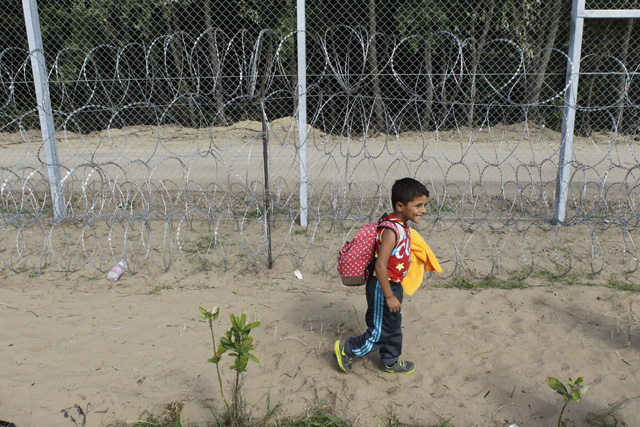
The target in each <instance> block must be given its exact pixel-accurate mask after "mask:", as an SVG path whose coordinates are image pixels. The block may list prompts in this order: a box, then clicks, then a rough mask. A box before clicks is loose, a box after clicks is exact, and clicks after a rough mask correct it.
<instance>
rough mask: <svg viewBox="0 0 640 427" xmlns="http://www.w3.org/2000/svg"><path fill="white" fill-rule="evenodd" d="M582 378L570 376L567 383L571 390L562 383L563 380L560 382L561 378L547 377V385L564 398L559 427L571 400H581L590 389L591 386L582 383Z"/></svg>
mask: <svg viewBox="0 0 640 427" xmlns="http://www.w3.org/2000/svg"><path fill="white" fill-rule="evenodd" d="M582 380H583V378H582V377H580V378H578V379H577V380H575V381H572V380H571V378H569V382H568V383H567V384H568V385H569V390H567V388H566V387H565V386H564V384H562V382H560V380H559V379H557V378H555V377H547V379H546V382H547V385H548V386H549V387H551V388H552V389H554V390H555V391H556V393H558V394H559V395H561V396H562V399H564V405H563V406H562V410H561V411H560V416H559V417H558V427H561V426H562V415H563V414H564V410H565V408H566V407H567V405H568V404H569V402H572V401H573V402H580V398H581V396H582V394H583V393H585V392H586V391H587V390H588V389H589V386H587V385H582Z"/></svg>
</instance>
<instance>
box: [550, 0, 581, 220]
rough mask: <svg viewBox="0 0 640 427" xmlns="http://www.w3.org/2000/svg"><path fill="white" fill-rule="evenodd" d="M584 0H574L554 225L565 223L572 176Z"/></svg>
mask: <svg viewBox="0 0 640 427" xmlns="http://www.w3.org/2000/svg"><path fill="white" fill-rule="evenodd" d="M584 2H585V0H573V2H572V6H571V33H570V39H569V59H568V62H567V76H566V80H567V82H569V86H568V87H567V92H566V93H565V96H564V111H563V115H562V144H561V146H560V160H559V162H558V177H557V181H556V198H555V203H554V215H553V223H554V224H555V225H562V223H564V220H565V216H566V208H567V198H568V193H569V180H570V178H571V157H572V153H573V131H574V128H575V121H576V104H577V100H578V77H579V75H580V55H581V53H582V31H583V28H584Z"/></svg>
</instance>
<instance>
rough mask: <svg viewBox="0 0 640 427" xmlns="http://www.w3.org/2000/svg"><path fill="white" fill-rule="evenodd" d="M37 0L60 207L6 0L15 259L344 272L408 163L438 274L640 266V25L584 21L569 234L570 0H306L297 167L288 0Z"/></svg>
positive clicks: (31, 265)
mask: <svg viewBox="0 0 640 427" xmlns="http://www.w3.org/2000/svg"><path fill="white" fill-rule="evenodd" d="M38 6H39V13H40V23H41V30H42V35H43V45H44V54H45V58H46V69H47V71H48V76H49V89H50V96H51V102H52V108H53V116H54V122H55V129H56V140H57V147H58V153H59V160H60V165H59V166H60V172H61V177H62V181H61V184H60V188H61V190H62V194H63V195H64V206H65V210H66V217H65V218H64V219H63V220H57V219H55V218H54V216H53V214H52V205H51V193H50V189H49V184H48V176H47V161H46V157H45V153H44V148H43V137H42V134H41V133H40V128H39V119H38V112H37V110H36V99H35V92H34V83H33V74H32V71H31V63H30V54H29V47H28V44H27V35H26V31H25V21H24V16H23V10H22V7H21V6H20V4H19V2H3V3H2V4H1V5H0V28H2V30H0V96H1V103H0V150H1V152H2V154H3V155H2V156H1V158H0V180H1V183H2V184H1V188H0V210H1V211H2V217H1V218H2V228H3V229H4V230H5V232H4V233H3V237H2V238H1V240H0V242H1V243H0V258H1V259H2V262H3V265H4V268H6V269H9V270H12V271H15V272H22V271H31V272H36V273H37V272H41V271H44V270H62V271H70V270H76V269H80V268H83V267H85V266H86V265H87V264H89V265H91V266H92V267H94V268H95V269H97V270H98V271H100V272H105V271H107V270H109V269H110V268H111V266H112V265H113V264H114V263H115V262H117V261H118V260H119V259H122V258H124V259H125V260H126V262H127V269H128V271H129V272H130V273H132V274H135V273H137V272H139V271H141V270H142V269H145V268H159V269H162V270H167V269H169V268H170V267H171V265H172V263H173V262H175V261H176V260H184V261H187V262H189V263H190V264H192V265H194V266H195V267H197V268H205V269H207V268H225V269H229V268H234V267H236V266H238V265H242V266H244V265H246V264H247V263H248V264H253V265H258V266H263V265H266V264H269V265H270V264H271V263H272V262H273V261H275V262H285V261H284V260H287V259H288V260H289V261H290V262H291V263H292V265H294V266H296V267H297V266H300V265H302V264H306V265H309V266H313V268H316V269H319V270H323V271H332V270H333V269H334V268H335V264H336V256H337V252H338V249H339V248H340V246H341V245H342V243H343V242H344V241H345V240H346V239H349V238H350V237H351V236H352V235H353V233H354V231H355V230H357V227H358V226H359V225H361V224H362V223H364V222H367V221H370V220H372V219H375V218H376V217H377V216H379V215H380V214H382V213H383V212H385V211H389V210H390V208H391V207H390V202H389V190H390V186H391V184H392V183H393V181H394V180H395V179H398V178H401V177H404V176H412V177H415V178H416V179H419V180H421V181H422V182H424V183H425V184H427V185H428V187H429V188H430V190H431V192H432V194H431V200H430V212H429V214H428V219H425V220H424V221H423V223H421V224H420V225H418V226H417V227H418V229H419V230H420V231H421V233H422V234H423V235H424V236H425V238H426V239H427V241H428V242H429V243H430V244H431V245H432V247H433V249H434V251H435V252H436V254H437V255H439V257H440V258H441V259H442V260H443V266H444V267H445V275H444V277H450V276H451V275H454V274H472V275H476V276H486V275H495V274H501V273H507V274H510V275H512V274H517V275H518V277H526V276H528V275H531V274H534V273H535V272H536V271H548V272H551V273H552V274H557V275H566V274H571V273H574V272H578V273H588V274H591V275H595V276H597V277H599V279H600V280H605V281H606V280H612V278H614V277H623V278H624V279H631V278H633V277H635V278H637V272H638V270H639V269H640V264H639V263H638V250H637V248H636V246H635V235H636V233H637V229H638V220H639V216H640V207H639V205H640V185H639V180H640V167H639V166H638V165H639V164H640V163H639V162H638V155H639V152H638V144H639V138H640V136H639V125H640V119H639V116H638V113H639V107H638V106H639V105H640V93H639V92H640V76H639V71H640V43H639V40H640V35H639V34H638V31H639V30H638V25H637V24H636V22H635V20H633V19H619V20H611V19H609V20H591V21H588V22H587V23H586V24H585V34H584V42H583V54H582V58H583V60H582V63H581V73H580V88H579V92H578V100H577V104H578V106H577V108H576V127H575V134H576V139H575V141H574V151H573V157H572V159H571V167H572V175H571V182H570V186H569V189H570V190H569V191H570V192H569V198H568V206H567V219H566V222H565V225H564V226H563V227H555V226H553V225H551V224H550V219H551V218H552V216H553V209H554V206H553V204H554V197H555V191H556V175H557V170H558V159H559V149H560V143H561V132H562V126H563V123H562V117H563V110H562V108H563V103H564V96H565V93H566V90H567V81H566V74H567V60H568V55H567V46H568V40H569V31H570V12H571V4H570V2H567V1H562V0H524V1H522V0H520V1H512V0H491V1H484V2H477V1H468V0H453V1H450V2H434V1H432V0H410V1H405V2H392V1H381V0H369V1H366V2H365V1H353V0H347V1H342V2H337V3H336V2H307V4H306V6H305V7H306V31H305V34H306V64H307V74H306V100H307V101H306V102H307V107H306V108H307V122H308V131H307V132H308V133H307V140H306V167H303V168H301V167H300V164H301V158H300V154H301V150H300V148H301V145H300V141H299V139H298V135H299V133H298V131H299V130H298V122H297V120H296V117H297V114H298V108H299V97H298V90H299V84H298V68H297V61H298V59H299V58H298V52H297V50H296V41H297V34H298V33H297V30H296V11H297V9H296V2H294V1H292V0H279V1H278V0H272V1H255V0H244V1H233V2H231V1H216V2H212V1H210V0H198V1H190V0H164V1H153V2H139V1H133V0H40V2H39V5H38ZM639 7H640V5H638V1H637V0H633V1H631V0H601V1H598V0H588V1H587V8H591V9H638V8H639ZM302 160H303V161H304V160H305V159H302ZM301 170H302V173H301ZM301 180H302V181H303V182H304V183H308V197H309V200H308V224H307V225H306V226H301V225H300V206H301V203H300V196H299V194H300V190H301V188H300V182H301ZM287 262H288V261H287ZM310 268H311V267H310Z"/></svg>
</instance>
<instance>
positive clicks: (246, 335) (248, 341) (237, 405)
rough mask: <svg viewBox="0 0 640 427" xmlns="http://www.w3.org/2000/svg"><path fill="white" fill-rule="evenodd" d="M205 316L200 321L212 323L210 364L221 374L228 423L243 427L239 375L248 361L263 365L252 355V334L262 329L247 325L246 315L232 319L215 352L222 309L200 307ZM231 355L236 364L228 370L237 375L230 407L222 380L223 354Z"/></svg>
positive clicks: (244, 369) (255, 324) (232, 317)
mask: <svg viewBox="0 0 640 427" xmlns="http://www.w3.org/2000/svg"><path fill="white" fill-rule="evenodd" d="M199 308H200V312H201V313H202V317H201V319H206V320H208V322H209V329H210V330H211V341H212V345H213V356H212V357H210V358H209V359H207V361H208V362H210V363H214V364H215V365H216V372H217V374H218V383H219V386H220V395H221V396H222V400H223V402H224V404H225V408H226V410H227V417H228V421H229V423H230V424H231V425H232V426H239V425H244V424H245V423H244V422H243V420H244V419H245V418H246V417H245V416H244V415H245V414H244V411H243V405H242V396H241V393H240V374H241V373H242V372H245V371H246V370H247V365H248V364H249V360H253V361H254V362H256V363H260V361H259V360H258V358H256V357H255V356H254V355H253V354H251V351H252V350H254V347H253V337H252V336H251V335H250V334H251V330H252V329H254V328H255V327H257V326H259V325H260V322H257V321H256V322H251V323H247V316H246V314H244V313H243V314H242V315H241V316H240V317H237V316H235V315H233V314H232V315H231V316H230V318H231V327H230V328H229V330H227V331H226V332H225V334H224V336H222V337H221V338H220V343H219V344H218V347H217V349H216V339H215V334H214V332H213V322H214V321H215V320H216V319H217V318H218V316H219V315H220V309H219V308H218V307H217V306H216V307H214V308H212V309H211V310H207V309H205V308H202V307H199ZM227 352H228V353H229V355H230V356H232V357H233V358H234V361H233V364H232V365H231V366H229V369H231V370H234V371H236V376H235V383H234V387H233V399H232V401H231V405H229V403H228V402H227V399H226V398H225V395H224V387H223V386H222V376H221V375H220V361H221V360H222V355H223V354H224V353H227Z"/></svg>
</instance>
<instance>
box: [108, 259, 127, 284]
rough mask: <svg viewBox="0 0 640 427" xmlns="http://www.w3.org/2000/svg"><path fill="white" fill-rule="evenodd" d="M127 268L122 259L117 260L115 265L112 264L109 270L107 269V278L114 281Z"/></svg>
mask: <svg viewBox="0 0 640 427" xmlns="http://www.w3.org/2000/svg"><path fill="white" fill-rule="evenodd" d="M126 269H127V264H126V263H125V262H124V260H123V259H121V260H120V261H118V263H117V264H116V265H114V266H113V268H112V269H111V270H109V274H107V279H109V280H110V281H112V282H116V281H117V280H118V279H120V276H122V273H124V271H125V270H126Z"/></svg>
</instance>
